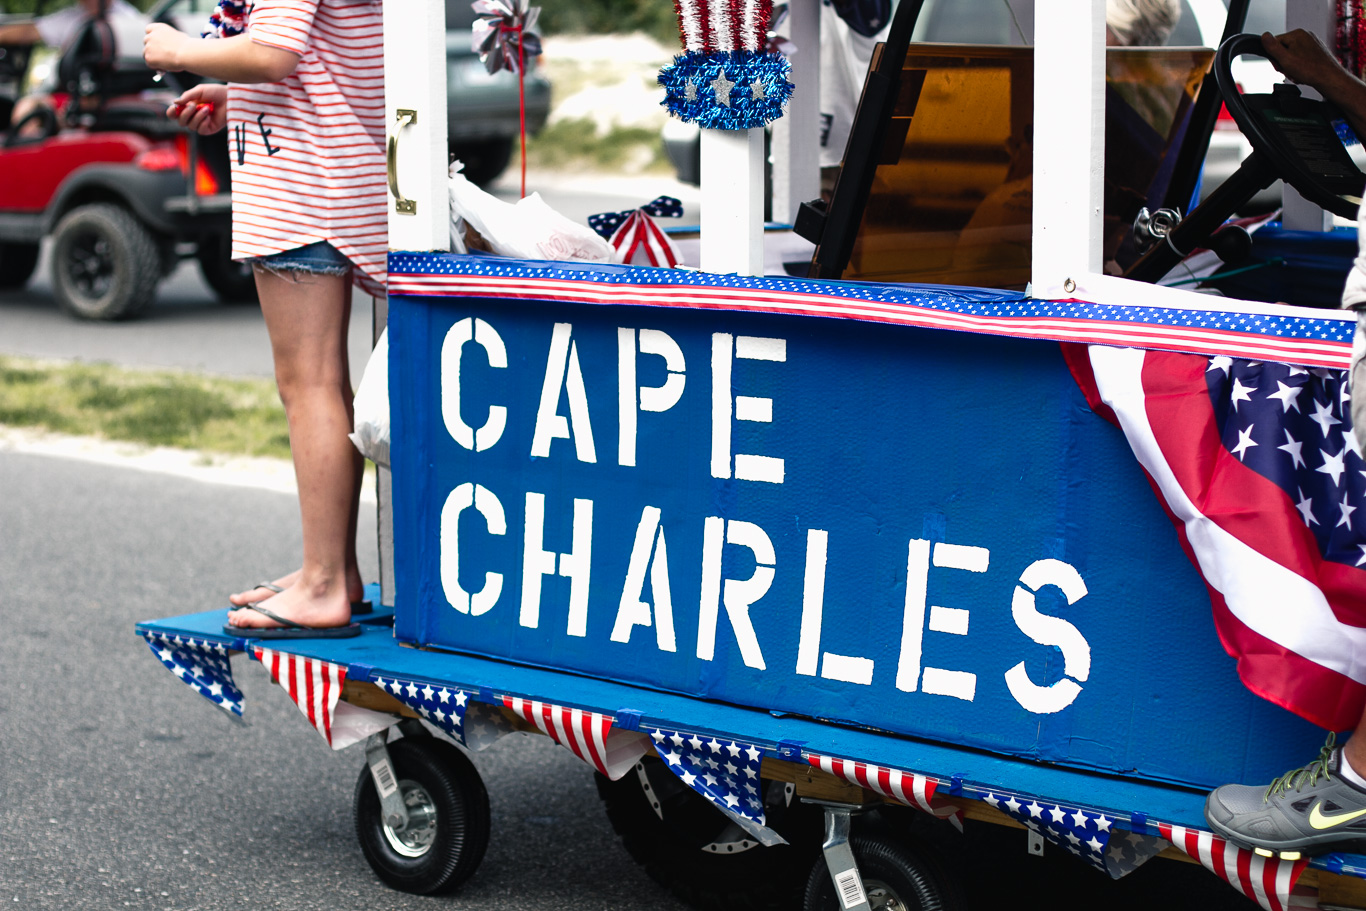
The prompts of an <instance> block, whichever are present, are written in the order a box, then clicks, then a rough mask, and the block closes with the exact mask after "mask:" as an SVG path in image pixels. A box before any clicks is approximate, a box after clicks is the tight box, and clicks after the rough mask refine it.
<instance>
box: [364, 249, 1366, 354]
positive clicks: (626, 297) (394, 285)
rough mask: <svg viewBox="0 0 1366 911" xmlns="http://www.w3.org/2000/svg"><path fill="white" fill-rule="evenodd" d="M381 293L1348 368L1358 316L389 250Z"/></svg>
mask: <svg viewBox="0 0 1366 911" xmlns="http://www.w3.org/2000/svg"><path fill="white" fill-rule="evenodd" d="M389 268H390V271H389V293H391V294H398V295H408V296H414V297H428V296H464V297H478V298H483V299H494V300H534V301H563V302H567V303H582V304H600V305H631V306H638V307H674V308H682V309H698V310H724V311H738V312H760V313H775V314H786V315H794V316H819V317H829V318H835V319H850V320H859V321H866V322H875V323H892V324H897V325H906V326H917V327H922V328H931V329H949V330H954V331H960V332H972V333H979V334H986V335H999V336H1007V337H1012V338H1032V339H1041V340H1047V341H1058V342H1085V343H1090V344H1104V345H1114V346H1119V347H1132V348H1150V349H1156V350H1165V351H1181V352H1189V353H1199V354H1227V355H1231V356H1236V357H1245V358H1250V359H1253V360H1266V361H1276V362H1280V363H1289V364H1299V365H1304V366H1309V367H1331V368H1335V369H1346V368H1347V366H1348V364H1349V361H1350V358H1351V349H1352V335H1353V332H1354V330H1355V323H1354V322H1353V319H1352V316H1351V314H1349V313H1344V314H1342V315H1341V316H1338V315H1336V314H1335V315H1334V316H1328V315H1325V314H1322V313H1316V314H1314V315H1309V314H1300V313H1286V312H1279V311H1283V310H1289V309H1291V308H1288V307H1284V308H1280V307H1274V308H1273V306H1271V305H1268V309H1267V310H1265V311H1257V310H1246V311H1236V312H1235V311H1224V310H1215V309H1208V310H1200V309H1190V310H1176V309H1171V308H1163V307H1140V306H1131V305H1121V304H1100V303H1090V302H1087V301H1078V300H1059V301H1049V300H1041V299H1034V298H1025V297H1022V296H1021V297H1014V296H1011V297H991V296H990V295H988V294H985V293H983V292H981V291H977V290H975V289H964V290H963V291H962V292H961V293H960V292H954V291H950V290H943V289H928V288H924V287H920V288H917V287H914V286H903V287H899V286H893V285H879V284H854V283H848V284H843V283H829V282H820V283H817V282H812V281H796V280H791V279H784V278H748V277H743V276H735V275H715V274H711V273H701V272H688V273H684V275H686V277H687V278H688V279H691V280H690V281H688V280H680V278H681V276H680V273H679V272H678V271H677V270H669V271H663V270H658V269H649V268H643V267H636V268H633V267H624V268H616V269H611V270H608V269H601V270H593V271H587V272H585V271H583V270H582V269H569V268H562V267H559V266H557V265H556V264H538V263H530V262H522V261H515V260H514V261H509V260H500V259H497V258H494V257H486V256H468V257H456V256H451V255H431V254H409V253H396V254H392V255H391V256H390V261H389Z"/></svg>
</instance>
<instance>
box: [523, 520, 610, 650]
mask: <svg viewBox="0 0 1366 911" xmlns="http://www.w3.org/2000/svg"><path fill="white" fill-rule="evenodd" d="M573 528H574V530H573V545H572V548H571V549H570V551H569V552H568V553H562V554H556V553H554V552H552V551H547V550H545V549H544V542H545V494H542V493H528V494H527V495H526V532H525V538H524V545H523V551H522V612H521V619H520V622H521V624H522V626H528V627H531V628H532V629H535V628H536V627H537V626H539V625H540V622H541V577H542V576H548V575H550V574H551V573H553V572H555V571H556V570H555V566H556V557H558V558H559V561H558V562H559V574H560V575H561V576H564V577H565V578H566V579H568V580H569V622H568V626H567V628H566V632H568V633H569V635H571V636H584V635H587V633H588V576H589V568H590V566H591V563H592V556H593V501H592V500H578V499H576V500H575V501H574V522H573Z"/></svg>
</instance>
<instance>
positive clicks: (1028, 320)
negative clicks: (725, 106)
mask: <svg viewBox="0 0 1366 911" xmlns="http://www.w3.org/2000/svg"><path fill="white" fill-rule="evenodd" d="M389 288H390V293H392V294H404V295H412V296H417V297H425V296H430V295H442V296H444V295H450V294H455V295H461V294H469V295H474V296H477V297H483V298H488V299H490V300H505V299H513V300H544V301H572V302H574V303H584V304H607V305H621V304H629V305H633V306H649V307H676V308H681V309H706V310H724V311H730V312H737V313H777V314H787V315H799V316H820V317H830V318H834V319H849V320H859V321H865V322H875V323H891V324H895V325H903V326H919V327H923V328H929V329H949V330H954V331H958V332H972V333H983V334H987V335H1000V336H1006V337H1010V338H1032V339H1048V340H1051V341H1061V342H1087V343H1093V344H1103V345H1122V346H1127V347H1132V348H1146V349H1152V350H1162V351H1184V352H1192V353H1197V354H1201V355H1208V354H1211V353H1218V354H1226V355H1229V356H1235V357H1247V358H1253V359H1261V360H1271V361H1276V362H1282V363H1287V364H1300V365H1304V366H1310V367H1329V368H1332V369H1340V370H1345V369H1346V368H1347V365H1348V363H1349V362H1350V360H1351V352H1352V337H1353V335H1354V333H1355V331H1356V323H1355V322H1354V321H1352V320H1349V319H1344V318H1341V317H1340V316H1339V315H1338V314H1336V313H1334V312H1332V311H1321V310H1311V309H1307V308H1304V307H1287V306H1279V305H1274V304H1266V305H1261V306H1260V307H1259V306H1258V305H1255V304H1248V305H1247V306H1248V309H1246V310H1242V311H1230V310H1227V309H1217V308H1213V307H1211V308H1210V309H1200V308H1199V306H1198V302H1197V306H1191V307H1188V308H1183V309H1180V310H1173V309H1171V308H1167V307H1146V306H1137V305H1131V304H1105V303H1092V302H1088V301H1080V300H1060V301H1055V300H1046V299H1043V298H1024V297H1020V296H1019V295H1017V294H1013V293H1011V292H1003V291H993V290H986V289H964V288H956V289H944V288H926V287H911V286H906V285H892V284H879V283H876V282H845V283H838V282H836V283H831V282H815V281H810V280H804V279H790V278H782V277H778V276H762V277H760V276H744V275H719V274H714V273H706V272H686V271H682V270H662V269H649V268H623V269H615V270H611V271H599V270H594V271H584V270H582V269H579V270H575V269H572V268H568V267H565V266H562V265H558V264H556V263H545V262H531V261H512V260H502V259H498V258H496V257H489V256H477V257H469V256H460V257H452V256H439V255H438V256H433V255H430V254H422V253H395V254H393V255H392V256H391V257H390V260H389ZM1349 726H1350V725H1349Z"/></svg>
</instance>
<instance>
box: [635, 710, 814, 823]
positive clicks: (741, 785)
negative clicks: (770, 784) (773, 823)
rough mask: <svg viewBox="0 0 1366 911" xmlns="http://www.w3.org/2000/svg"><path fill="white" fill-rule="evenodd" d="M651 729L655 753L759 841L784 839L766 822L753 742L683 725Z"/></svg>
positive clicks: (759, 755)
mask: <svg viewBox="0 0 1366 911" xmlns="http://www.w3.org/2000/svg"><path fill="white" fill-rule="evenodd" d="M649 734H650V740H651V741H653V743H654V748H655V751H656V752H657V753H659V758H660V759H663V760H664V764H665V765H666V766H668V767H669V771H671V772H673V773H674V774H675V775H677V776H678V777H679V778H681V779H682V780H683V783H684V784H686V785H687V786H688V787H690V788H692V789H693V790H694V791H696V792H697V793H699V794H701V795H702V796H703V797H705V798H707V800H709V801H710V802H711V804H712V805H713V806H715V807H716V808H717V809H718V810H720V811H721V812H722V813H725V814H726V815H727V816H729V817H730V818H731V820H732V821H733V822H735V824H736V825H738V826H739V827H740V828H742V829H744V830H745V831H746V832H748V833H749V834H750V835H752V836H754V838H755V839H757V840H758V841H759V843H760V844H763V845H769V846H772V845H780V844H787V841H786V839H784V838H783V837H782V836H781V835H779V834H778V833H777V832H774V831H773V830H772V829H770V828H769V827H768V825H767V817H766V815H765V813H764V797H763V794H764V791H763V783H762V782H761V780H760V777H759V769H760V765H761V764H762V762H763V756H764V754H763V751H762V750H760V749H759V748H758V747H757V746H755V745H754V744H752V743H745V742H743V741H739V740H722V739H721V738H719V737H706V736H702V735H699V734H690V733H688V732H687V731H667V730H661V729H658V728H655V729H652V730H651V731H650V732H649Z"/></svg>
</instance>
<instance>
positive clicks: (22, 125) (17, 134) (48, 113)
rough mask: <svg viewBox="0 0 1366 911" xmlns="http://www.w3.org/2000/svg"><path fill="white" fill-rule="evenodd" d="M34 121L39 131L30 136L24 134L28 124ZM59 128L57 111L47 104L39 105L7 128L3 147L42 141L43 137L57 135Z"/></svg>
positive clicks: (47, 137) (49, 137) (48, 137)
mask: <svg viewBox="0 0 1366 911" xmlns="http://www.w3.org/2000/svg"><path fill="white" fill-rule="evenodd" d="M34 123H37V124H38V125H39V127H40V132H38V133H36V134H34V135H31V136H28V135H25V132H26V131H27V129H28V128H29V126H30V125H31V124H34ZM59 128H60V127H59V125H58V122H57V112H56V111H54V110H52V108H50V107H48V106H47V105H41V106H39V107H36V108H34V109H33V110H31V111H29V112H28V113H27V114H25V115H24V116H23V117H22V118H21V119H20V120H19V122H18V123H16V124H13V125H12V126H11V127H10V128H9V132H8V133H6V134H5V141H4V147H5V148H7V149H8V148H13V147H14V146H18V145H25V144H27V143H30V142H42V141H43V140H44V139H51V138H52V137H53V136H56V135H57V131H58V130H59Z"/></svg>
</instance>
